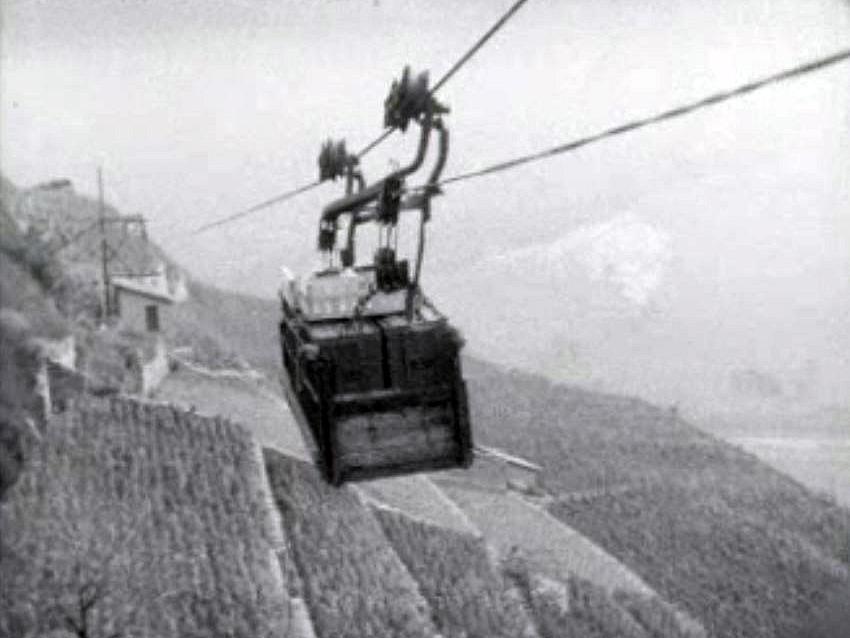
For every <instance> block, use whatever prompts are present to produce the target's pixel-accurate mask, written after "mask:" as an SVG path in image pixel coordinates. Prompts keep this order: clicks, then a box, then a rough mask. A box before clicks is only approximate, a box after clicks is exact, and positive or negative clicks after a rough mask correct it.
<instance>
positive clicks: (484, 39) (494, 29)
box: [357, 0, 528, 159]
mask: <svg viewBox="0 0 850 638" xmlns="http://www.w3.org/2000/svg"><path fill="white" fill-rule="evenodd" d="M526 2H528V0H517V1H516V2H514V3H513V4H512V5H511V7H510V8H509V9H508V10H507V11H506V12H505V13H504V14H503V15H502V17H500V18H499V19H498V20H497V21H496V22H495V23H494V24H493V26H492V27H490V28H489V29H487V31H486V32H485V33H484V35H482V36H481V37H480V38H478V40H477V41H476V42H475V44H473V45H472V46H471V47H470V48H469V50H468V51H467V52H466V53H464V54H463V55H462V56H461V57H460V59H459V60H458V61H457V62H455V63H454V64H453V65H452V67H451V68H450V69H449V70H448V71H446V72H445V73H444V74H443V77H441V78H440V79H439V80H437V83H436V84H435V85H434V86H433V87H431V90H430V91H429V92H428V95H429V96H431V97H433V95H434V94H435V93H436V92H437V91H438V90H439V89H440V88H441V87H442V86H443V85H444V84H445V83H446V82H448V81H449V79H451V77H452V76H453V75H454V74H455V73H457V72H458V71H459V70H460V68H461V67H462V66H463V65H464V64H466V63H467V62H469V60H470V58H472V56H473V55H475V54H476V53H478V50H479V49H480V48H481V47H483V46H484V45H485V44H486V43H487V41H488V40H489V39H490V38H492V37H493V36H494V35H495V34H496V32H497V31H498V30H499V29H501V28H502V27H503V26H505V23H506V22H507V21H508V20H510V19H511V18H512V17H513V15H514V14H515V13H516V12H517V11H519V10H520V9H521V8H522V5H524V4H525V3H526ZM394 131H395V127H390V128H387V129H385V130H384V132H383V133H381V134H380V135H379V136H378V137H376V138H375V139H374V140H372V141H371V142H370V143H369V144H367V145H366V146H364V147H363V149H362V150H361V151H360V152H359V153H357V159H361V158H362V157H363V156H364V155H366V153H368V152H369V151H371V150H372V149H373V148H375V147H376V146H378V145H379V144H380V143H381V142H383V141H384V140H385V139H387V138H388V137H389V136H390V135H392V134H393V132H394Z"/></svg>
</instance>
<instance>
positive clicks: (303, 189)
mask: <svg viewBox="0 0 850 638" xmlns="http://www.w3.org/2000/svg"><path fill="white" fill-rule="evenodd" d="M321 183H322V182H321V180H316V181H315V182H310V183H309V184H304V186H299V187H298V188H294V189H292V190H291V191H287V192H285V193H283V194H281V195H277V196H275V197H272V198H271V199H267V200H266V201H264V202H260V203H259V204H256V205H254V206H251V208H246V209H245V210H241V211H239V212H238V213H234V214H232V215H228V216H227V217H223V218H221V219H217V220H216V221H214V222H210V223H208V224H204V225H203V226H201V227H199V228H196V229H195V230H194V231H193V233H192V234H193V235H197V234H199V233H202V232H204V231H206V230H209V229H211V228H216V227H217V226H221V225H223V224H227V223H229V222H232V221H234V220H237V219H240V218H242V217H245V216H247V215H250V214H251V213H256V212H257V211H258V210H262V209H263V208H268V207H269V206H272V205H273V204H277V203H279V202H283V201H286V200H287V199H290V198H292V197H295V196H296V195H300V194H301V193H306V192H307V191H309V190H312V189H314V188H316V186H318V185H319V184H321Z"/></svg>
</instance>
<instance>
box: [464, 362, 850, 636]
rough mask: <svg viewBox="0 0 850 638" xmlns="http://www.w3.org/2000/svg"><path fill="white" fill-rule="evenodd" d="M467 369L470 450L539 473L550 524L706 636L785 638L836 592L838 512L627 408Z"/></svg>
mask: <svg viewBox="0 0 850 638" xmlns="http://www.w3.org/2000/svg"><path fill="white" fill-rule="evenodd" d="M467 370H468V372H469V377H470V379H469V385H470V397H471V402H472V406H471V408H472V417H473V423H474V424H475V427H476V431H477V434H478V437H479V439H480V440H481V441H483V442H485V443H490V444H493V445H497V446H500V447H504V448H506V449H509V450H511V451H513V452H516V453H518V454H522V455H524V456H526V457H527V458H529V459H532V460H534V461H535V462H537V463H540V464H541V465H542V466H543V467H544V472H543V477H542V478H543V482H544V484H545V485H546V487H547V489H549V490H550V491H551V492H552V493H553V494H554V495H555V501H554V503H553V504H552V505H550V511H551V512H552V514H553V515H555V516H556V517H558V518H560V519H561V520H563V521H564V522H566V523H568V524H569V525H570V526H571V527H574V528H575V529H577V530H578V531H580V532H581V533H583V534H585V535H586V536H587V537H589V538H590V539H592V540H594V541H595V542H597V543H598V544H600V545H601V546H603V547H604V548H605V549H606V550H607V551H609V552H610V553H612V554H613V555H614V556H616V557H617V558H619V559H620V560H621V561H622V562H624V563H625V564H626V565H627V566H629V567H630V568H631V569H633V570H634V571H635V572H637V573H638V574H640V575H641V577H643V578H644V579H645V580H646V581H647V582H648V584H649V585H650V586H652V587H653V588H654V589H655V590H656V591H658V593H659V594H660V595H662V596H663V597H664V598H665V599H667V600H670V601H672V602H675V603H677V604H679V605H681V606H682V607H683V608H684V609H685V610H687V611H688V612H689V613H690V614H692V615H693V616H695V617H696V618H697V619H699V620H700V621H701V622H702V623H703V624H704V625H705V627H706V629H708V631H709V633H710V634H711V635H715V636H720V637H722V636H738V635H747V636H784V635H788V636H792V635H795V634H796V633H798V632H799V631H800V628H801V626H802V624H803V623H804V622H805V621H806V619H807V616H808V614H809V612H810V611H811V610H812V609H813V608H815V607H816V606H817V605H819V604H820V603H821V602H822V600H823V599H824V598H825V597H826V596H828V595H829V593H830V592H832V591H834V590H836V589H838V588H840V587H841V586H843V585H844V584H846V583H847V579H848V573H847V572H848V540H849V539H850V512H848V511H847V510H844V509H842V508H840V507H838V506H837V505H835V503H833V502H832V501H830V500H827V499H824V498H820V497H818V496H816V495H813V494H812V493H811V492H809V491H808V490H806V489H805V488H803V487H802V486H801V485H799V484H798V483H796V482H795V481H793V480H791V479H790V478H788V477H786V476H784V475H782V474H780V473H778V472H776V471H774V470H772V469H771V468H770V467H768V466H766V465H765V464H763V463H761V462H759V461H758V460H757V459H756V458H755V457H753V456H751V455H749V454H747V453H745V452H743V451H741V450H739V449H737V448H734V447H732V446H729V445H727V444H724V443H722V442H720V441H718V440H717V439H714V438H713V437H710V436H708V435H706V434H703V433H702V432H700V431H698V430H696V429H695V428H693V427H691V426H690V425H689V424H687V423H685V422H683V421H682V420H680V419H678V418H677V417H676V416H675V415H674V414H671V413H670V412H669V411H665V410H661V409H659V408H656V407H654V406H651V405H649V404H647V403H644V402H642V401H639V400H636V399H629V398H624V397H616V396H606V395H600V394H595V393H590V392H585V391H581V390H579V389H576V388H571V387H565V386H559V385H555V384H551V383H549V382H548V381H546V380H545V379H542V378H540V377H534V376H531V375H525V374H517V373H505V372H502V371H501V370H498V369H496V368H493V367H490V366H487V365H485V364H481V363H476V362H471V363H470V365H468V366H467ZM584 490H591V491H595V492H596V496H595V497H588V498H582V499H574V498H569V494H570V493H572V492H576V491H584Z"/></svg>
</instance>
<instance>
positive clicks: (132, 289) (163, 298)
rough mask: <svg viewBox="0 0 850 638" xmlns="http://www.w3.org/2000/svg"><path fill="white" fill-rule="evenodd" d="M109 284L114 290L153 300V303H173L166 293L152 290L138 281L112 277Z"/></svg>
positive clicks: (172, 299)
mask: <svg viewBox="0 0 850 638" xmlns="http://www.w3.org/2000/svg"><path fill="white" fill-rule="evenodd" d="M111 283H112V286H113V287H114V288H117V289H120V290H123V291H125V292H128V293H131V294H134V295H139V296H142V297H147V298H148V299H153V300H154V301H160V302H163V303H174V298H173V297H172V296H171V295H170V294H168V293H167V292H165V291H163V290H158V289H157V288H153V287H152V286H149V285H146V284H144V283H141V282H139V281H133V280H132V279H125V278H123V277H114V278H113V279H112V282H111Z"/></svg>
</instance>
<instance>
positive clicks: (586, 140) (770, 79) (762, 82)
mask: <svg viewBox="0 0 850 638" xmlns="http://www.w3.org/2000/svg"><path fill="white" fill-rule="evenodd" d="M848 59H850V49H844V50H842V51H839V52H837V53H834V54H832V55H829V56H827V57H824V58H819V59H817V60H812V61H810V62H806V63H804V64H801V65H799V66H796V67H793V68H790V69H786V70H784V71H780V72H779V73H774V74H773V75H769V76H766V77H764V78H760V79H758V80H753V81H751V82H747V83H746V84H742V85H741V86H738V87H736V88H734V89H729V90H726V91H719V92H717V93H714V94H712V95H709V96H708V97H705V98H702V99H701V100H697V101H696V102H691V103H689V104H684V105H682V106H678V107H676V108H673V109H669V110H667V111H662V112H661V113H658V114H656V115H653V116H650V117H646V118H641V119H637V120H632V121H631V122H628V123H626V124H621V125H620V126H615V127H613V128H609V129H606V130H604V131H601V132H599V133H595V134H593V135H588V136H587V137H582V138H579V139H576V140H573V141H570V142H566V143H564V144H559V145H557V146H553V147H551V148H548V149H546V150H544V151H539V152H537V153H530V154H528V155H523V156H520V157H516V158H514V159H510V160H506V161H503V162H499V163H497V164H493V165H491V166H487V167H485V168H482V169H478V170H475V171H470V172H468V173H460V174H459V175H453V176H452V177H448V178H446V179H444V180H442V181H441V182H440V183H439V184H438V185H439V186H445V185H447V184H453V183H456V182H461V181H465V180H468V179H473V178H476V177H483V176H485V175H492V174H493V173H500V172H502V171H506V170H510V169H512V168H516V167H517V166H522V165H524V164H529V163H531V162H536V161H538V160H542V159H546V158H549V157H554V156H556V155H561V154H563V153H568V152H570V151H574V150H576V149H579V148H581V147H583V146H587V145H589V144H593V143H594V142H599V141H602V140H604V139H608V138H610V137H615V136H617V135H622V134H624V133H630V132H631V131H635V130H637V129H640V128H644V127H647V126H650V125H653V124H658V123H660V122H664V121H667V120H671V119H674V118H677V117H682V116H683V115H687V114H689V113H693V112H694V111H697V110H700V109H703V108H707V107H710V106H714V105H716V104H720V103H721V102H726V101H727V100H731V99H733V98H736V97H740V96H742V95H746V94H748V93H751V92H753V91H756V90H758V89H761V88H764V87H765V86H768V85H770V84H775V83H777V82H782V81H785V80H789V79H792V78H796V77H799V76H801V75H805V74H807V73H812V72H814V71H819V70H821V69H824V68H826V67H829V66H832V65H834V64H838V63H839V62H845V61H847V60H848ZM423 188H424V187H418V188H417V189H416V190H421V189H423Z"/></svg>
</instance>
